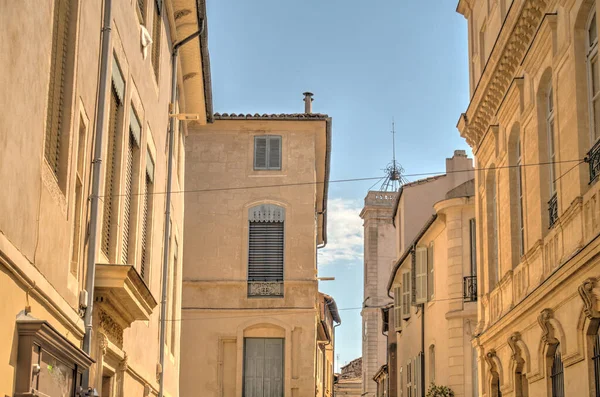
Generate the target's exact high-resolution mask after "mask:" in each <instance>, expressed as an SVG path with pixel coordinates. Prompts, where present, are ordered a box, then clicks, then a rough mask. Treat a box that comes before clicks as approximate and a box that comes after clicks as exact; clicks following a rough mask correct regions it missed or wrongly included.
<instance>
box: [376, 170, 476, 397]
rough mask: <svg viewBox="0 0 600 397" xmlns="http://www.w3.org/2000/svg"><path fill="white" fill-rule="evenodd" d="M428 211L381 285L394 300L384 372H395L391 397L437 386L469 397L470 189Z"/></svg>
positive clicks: (472, 317)
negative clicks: (391, 349) (391, 353)
mask: <svg viewBox="0 0 600 397" xmlns="http://www.w3.org/2000/svg"><path fill="white" fill-rule="evenodd" d="M433 208H434V211H435V213H434V214H433V215H430V217H429V219H428V220H427V221H426V222H425V223H424V224H422V225H421V230H420V231H419V232H418V234H417V236H416V237H415V238H414V239H413V241H412V242H411V243H410V244H409V246H408V247H407V249H406V251H405V252H404V254H403V255H402V256H401V257H400V259H399V260H398V262H397V263H396V265H395V267H394V269H393V271H392V274H391V277H390V280H389V282H388V285H387V287H388V290H389V292H390V293H393V296H394V305H393V309H392V310H391V314H392V316H391V318H392V320H393V321H391V322H390V324H389V332H388V335H390V334H391V333H394V332H395V343H396V352H397V354H396V361H395V362H390V364H389V365H390V366H391V365H392V364H394V365H395V370H394V372H395V373H394V376H395V377H396V379H395V381H396V382H395V389H396V392H395V393H390V394H389V396H394V397H396V396H412V397H423V396H425V394H426V393H427V390H428V388H429V387H430V385H431V384H432V383H435V384H436V385H443V386H448V387H450V388H451V389H452V390H453V391H454V393H455V394H454V395H455V396H456V397H474V396H476V393H475V391H476V387H475V386H476V383H475V384H474V383H473V373H472V370H471V369H472V368H473V365H472V357H473V353H472V352H473V350H472V347H471V343H470V341H471V332H472V329H473V328H475V325H476V318H477V308H476V303H475V300H476V286H477V284H476V273H475V269H476V267H475V262H474V259H475V230H476V229H475V206H474V181H473V180H470V181H467V182H464V183H462V184H460V185H458V186H457V187H455V188H453V189H452V190H450V191H449V192H448V193H446V195H445V197H444V199H442V200H440V201H438V202H437V203H435V204H434V206H433ZM407 210H408V209H407ZM390 376H391V375H390ZM475 378H476V376H475ZM382 395H387V394H382Z"/></svg>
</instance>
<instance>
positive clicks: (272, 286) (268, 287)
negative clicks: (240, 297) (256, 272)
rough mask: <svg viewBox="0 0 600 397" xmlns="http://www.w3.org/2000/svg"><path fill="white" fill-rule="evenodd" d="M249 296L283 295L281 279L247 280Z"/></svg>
mask: <svg viewBox="0 0 600 397" xmlns="http://www.w3.org/2000/svg"><path fill="white" fill-rule="evenodd" d="M248 296H249V297H263V298H265V297H267V298H268V297H283V281H248Z"/></svg>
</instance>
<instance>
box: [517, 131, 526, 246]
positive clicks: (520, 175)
mask: <svg viewBox="0 0 600 397" xmlns="http://www.w3.org/2000/svg"><path fill="white" fill-rule="evenodd" d="M515 150H516V160H517V162H516V164H517V205H518V214H517V216H518V228H519V256H523V255H524V254H525V220H524V219H523V168H522V165H523V156H522V150H521V138H520V137H518V138H517V143H516V147H515Z"/></svg>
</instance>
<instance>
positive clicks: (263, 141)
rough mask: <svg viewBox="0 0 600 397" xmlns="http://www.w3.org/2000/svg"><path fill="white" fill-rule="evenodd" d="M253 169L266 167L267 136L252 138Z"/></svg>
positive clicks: (264, 168)
mask: <svg viewBox="0 0 600 397" xmlns="http://www.w3.org/2000/svg"><path fill="white" fill-rule="evenodd" d="M254 169H257V170H266V169H267V137H264V136H260V137H259V136H257V137H255V138H254Z"/></svg>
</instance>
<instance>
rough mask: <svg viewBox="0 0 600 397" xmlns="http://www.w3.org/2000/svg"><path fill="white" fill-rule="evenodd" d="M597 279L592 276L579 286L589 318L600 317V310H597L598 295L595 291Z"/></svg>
mask: <svg viewBox="0 0 600 397" xmlns="http://www.w3.org/2000/svg"><path fill="white" fill-rule="evenodd" d="M596 281H597V280H596V279H595V278H593V277H590V278H588V279H586V280H585V281H584V282H583V283H581V285H580V286H579V287H578V288H577V290H578V291H579V296H581V300H582V301H583V311H584V313H585V315H586V316H587V318H589V319H594V318H600V312H598V310H596V295H595V294H594V292H593V290H594V287H595V286H596Z"/></svg>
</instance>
